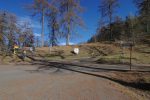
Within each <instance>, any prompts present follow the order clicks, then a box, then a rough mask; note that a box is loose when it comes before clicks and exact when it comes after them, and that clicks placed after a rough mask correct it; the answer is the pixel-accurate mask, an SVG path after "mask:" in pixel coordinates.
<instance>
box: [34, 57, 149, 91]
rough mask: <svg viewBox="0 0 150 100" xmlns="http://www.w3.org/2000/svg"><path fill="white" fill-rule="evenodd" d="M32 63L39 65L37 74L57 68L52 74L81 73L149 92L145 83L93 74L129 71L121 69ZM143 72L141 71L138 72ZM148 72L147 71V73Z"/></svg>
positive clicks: (58, 63) (55, 63) (62, 63)
mask: <svg viewBox="0 0 150 100" xmlns="http://www.w3.org/2000/svg"><path fill="white" fill-rule="evenodd" d="M34 61H35V62H33V63H32V64H33V65H41V66H40V67H38V68H37V69H36V70H35V71H37V72H39V71H40V70H51V68H57V69H59V70H56V71H54V72H53V73H55V72H57V73H58V71H61V70H67V71H72V72H77V73H82V74H86V75H90V76H95V77H100V78H104V79H108V80H111V81H113V82H116V83H119V84H121V85H123V86H127V87H132V88H135V89H140V90H144V91H145V90H146V91H150V83H145V82H126V81H123V80H121V79H117V78H113V77H109V76H106V75H100V74H95V73H93V72H112V71H113V72H114V71H117V72H128V71H129V70H121V69H107V68H94V67H89V66H80V65H77V64H71V63H64V62H49V61H45V60H35V59H34ZM139 72H143V71H139ZM148 72H149V71H148Z"/></svg>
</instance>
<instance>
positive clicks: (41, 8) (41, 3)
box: [28, 0, 48, 47]
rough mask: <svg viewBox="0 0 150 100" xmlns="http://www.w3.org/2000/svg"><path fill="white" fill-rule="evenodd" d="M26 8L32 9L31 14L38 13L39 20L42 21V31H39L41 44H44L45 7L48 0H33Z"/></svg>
mask: <svg viewBox="0 0 150 100" xmlns="http://www.w3.org/2000/svg"><path fill="white" fill-rule="evenodd" d="M28 8H29V9H30V10H32V11H33V16H35V15H38V16H39V17H40V21H41V22H42V33H41V42H42V44H41V46H42V47H43V46H44V21H45V17H44V16H45V14H46V9H47V8H48V0H34V2H33V3H32V4H31V5H28Z"/></svg>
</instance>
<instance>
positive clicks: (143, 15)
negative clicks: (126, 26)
mask: <svg viewBox="0 0 150 100" xmlns="http://www.w3.org/2000/svg"><path fill="white" fill-rule="evenodd" d="M134 3H135V4H136V6H137V7H138V9H139V14H140V21H141V22H142V24H143V26H145V32H146V33H150V0H134Z"/></svg>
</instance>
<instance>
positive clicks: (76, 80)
mask: <svg viewBox="0 0 150 100" xmlns="http://www.w3.org/2000/svg"><path fill="white" fill-rule="evenodd" d="M76 64H77V63H76ZM58 67H59V69H58ZM72 67H74V68H72ZM97 67H98V66H97ZM103 67H104V66H103ZM70 68H71V70H70ZM115 68H116V67H115ZM85 69H86V70H85ZM75 70H76V71H75ZM93 70H96V69H91V70H90V69H89V68H83V69H81V66H80V67H75V66H71V65H66V66H64V65H62V64H57V63H56V64H55V63H51V64H50V65H44V64H41V65H40V64H36V65H35V64H34V65H0V100H138V98H137V97H136V95H135V94H134V93H132V92H131V91H129V90H128V89H127V88H125V87H123V86H121V85H119V84H116V83H114V82H112V81H110V80H107V79H104V78H101V77H96V76H92V75H88V74H85V73H80V72H79V71H85V72H87V71H93ZM99 73H103V70H101V71H99Z"/></svg>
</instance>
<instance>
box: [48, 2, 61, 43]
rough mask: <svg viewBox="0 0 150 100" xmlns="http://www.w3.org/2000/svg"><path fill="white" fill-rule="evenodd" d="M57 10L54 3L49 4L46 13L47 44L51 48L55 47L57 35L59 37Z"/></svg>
mask: <svg viewBox="0 0 150 100" xmlns="http://www.w3.org/2000/svg"><path fill="white" fill-rule="evenodd" d="M58 14H59V9H58V8H57V3H56V2H51V4H50V5H49V10H48V11H47V17H48V28H49V30H50V32H49V42H50V44H51V46H57V43H58V40H57V38H58V35H59V22H58Z"/></svg>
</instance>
